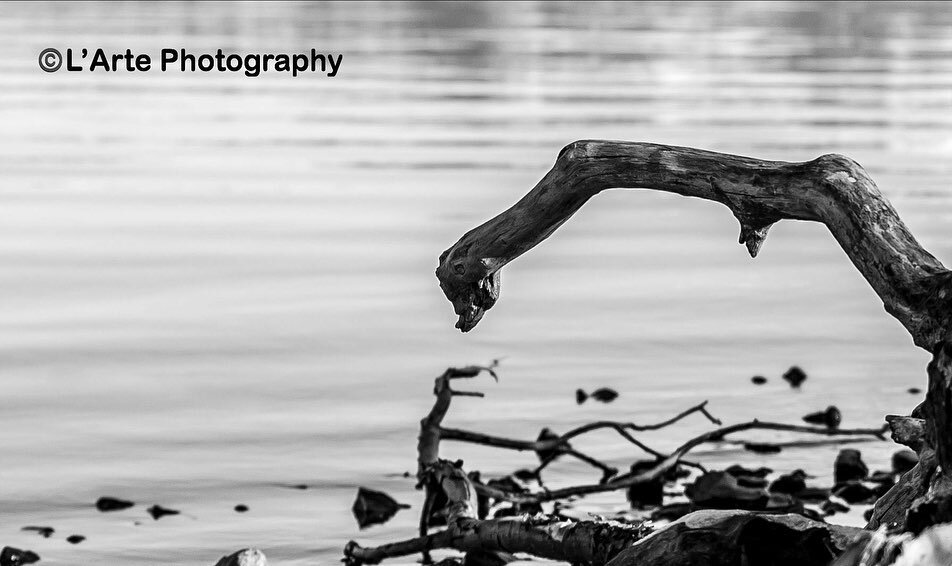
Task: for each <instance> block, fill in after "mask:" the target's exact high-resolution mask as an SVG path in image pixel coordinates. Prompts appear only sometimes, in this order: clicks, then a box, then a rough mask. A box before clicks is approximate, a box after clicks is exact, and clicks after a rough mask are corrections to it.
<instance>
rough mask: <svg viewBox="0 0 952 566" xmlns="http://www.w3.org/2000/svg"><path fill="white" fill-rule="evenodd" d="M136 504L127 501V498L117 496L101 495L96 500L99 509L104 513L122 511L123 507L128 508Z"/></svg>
mask: <svg viewBox="0 0 952 566" xmlns="http://www.w3.org/2000/svg"><path fill="white" fill-rule="evenodd" d="M133 505H135V503H133V502H131V501H126V500H125V499H117V498H115V497H100V498H99V499H97V500H96V509H99V510H100V511H102V512H103V513H107V512H109V511H122V510H123V509H128V508H130V507H132V506H133Z"/></svg>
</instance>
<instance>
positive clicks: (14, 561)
mask: <svg viewBox="0 0 952 566" xmlns="http://www.w3.org/2000/svg"><path fill="white" fill-rule="evenodd" d="M39 561H40V555H39V554H37V553H35V552H32V551H30V550H20V549H19V548H14V547H12V546H5V547H3V550H0V566H21V565H22V564H33V563H34V562H39Z"/></svg>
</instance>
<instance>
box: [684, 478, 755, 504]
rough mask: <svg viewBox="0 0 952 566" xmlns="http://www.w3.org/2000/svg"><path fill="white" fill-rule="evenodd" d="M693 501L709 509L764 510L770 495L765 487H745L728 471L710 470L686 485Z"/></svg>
mask: <svg viewBox="0 0 952 566" xmlns="http://www.w3.org/2000/svg"><path fill="white" fill-rule="evenodd" d="M684 494H685V495H686V496H687V498H688V499H690V500H691V502H692V503H694V504H695V505H697V506H699V507H704V508H708V509H747V510H757V509H760V510H763V509H765V508H766V506H767V503H768V502H769V500H770V496H769V495H768V494H767V492H766V491H765V490H763V489H759V488H751V487H744V486H742V485H740V483H738V481H737V478H736V477H734V476H733V475H731V474H729V473H727V472H719V471H714V472H708V473H706V474H704V475H702V476H700V477H699V478H697V480H695V482H694V483H693V484H690V485H688V486H686V487H685V490H684Z"/></svg>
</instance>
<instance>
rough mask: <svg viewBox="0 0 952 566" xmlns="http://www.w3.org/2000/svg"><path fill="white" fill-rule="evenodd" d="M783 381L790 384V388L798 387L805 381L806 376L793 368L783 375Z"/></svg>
mask: <svg viewBox="0 0 952 566" xmlns="http://www.w3.org/2000/svg"><path fill="white" fill-rule="evenodd" d="M783 380H784V381H786V382H787V383H789V384H790V387H800V385H801V384H802V383H803V382H804V381H806V380H807V374H806V372H805V371H803V370H802V369H800V368H799V367H798V366H793V367H791V368H790V369H788V370H787V372H786V373H784V374H783Z"/></svg>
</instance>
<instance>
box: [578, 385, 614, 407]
mask: <svg viewBox="0 0 952 566" xmlns="http://www.w3.org/2000/svg"><path fill="white" fill-rule="evenodd" d="M589 397H591V398H592V399H595V400H596V401H601V402H602V403H611V402H612V401H614V400H615V399H617V398H618V392H617V391H615V390H614V389H611V388H609V387H599V388H598V389H596V390H595V391H592V392H591V393H586V392H585V391H584V390H582V389H576V390H575V402H576V403H578V404H579V405H581V404H582V403H584V402H585V401H586V400H587V399H588V398H589Z"/></svg>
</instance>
